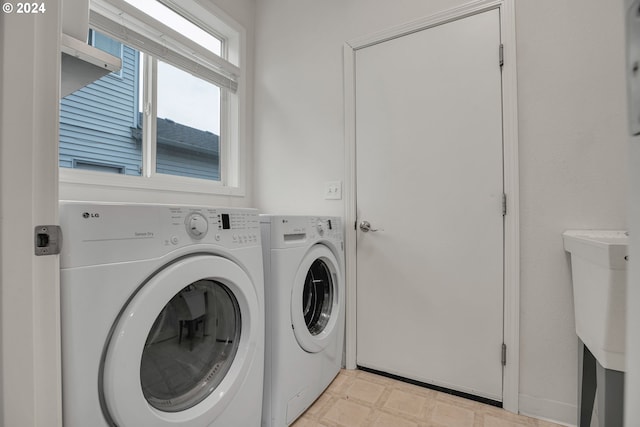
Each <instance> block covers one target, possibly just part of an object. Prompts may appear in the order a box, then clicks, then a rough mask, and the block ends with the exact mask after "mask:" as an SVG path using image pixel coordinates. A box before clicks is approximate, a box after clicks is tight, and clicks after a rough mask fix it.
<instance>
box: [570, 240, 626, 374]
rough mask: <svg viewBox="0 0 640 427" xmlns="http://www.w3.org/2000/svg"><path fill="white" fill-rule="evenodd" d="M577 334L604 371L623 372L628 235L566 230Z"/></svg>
mask: <svg viewBox="0 0 640 427" xmlns="http://www.w3.org/2000/svg"><path fill="white" fill-rule="evenodd" d="M562 237H563V239H564V249H565V250H566V251H567V252H570V253H571V271H572V276H573V302H574V309H575V319H576V333H577V334H578V337H580V339H581V340H582V342H583V343H584V344H585V345H586V346H587V348H588V349H589V350H590V351H591V353H592V354H593V355H594V356H595V358H596V359H597V360H598V362H600V364H601V365H602V366H603V367H604V368H606V369H613V370H616V371H624V370H625V334H626V320H625V318H626V293H627V292H626V287H627V271H626V270H627V253H628V252H627V245H628V240H629V237H628V234H627V233H626V232H624V231H602V230H568V231H565V232H564V233H563V234H562Z"/></svg>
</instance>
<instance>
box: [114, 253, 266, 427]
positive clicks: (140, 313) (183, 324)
mask: <svg viewBox="0 0 640 427" xmlns="http://www.w3.org/2000/svg"><path fill="white" fill-rule="evenodd" d="M259 314H260V310H259V305H258V299H257V295H256V292H255V290H254V287H253V284H252V282H251V279H250V278H249V277H248V276H247V274H246V273H245V272H244V270H242V268H240V267H239V266H238V265H237V264H235V263H233V262H231V261H229V260H227V259H224V258H221V257H216V256H213V255H197V256H192V257H187V258H184V259H181V260H178V261H176V262H174V263H172V264H170V265H168V266H166V267H165V268H164V269H162V270H160V271H159V272H158V273H157V274H155V275H154V276H153V277H152V278H151V279H150V280H148V281H147V282H146V283H145V284H144V285H143V286H142V287H141V288H140V289H139V290H138V292H137V293H136V294H135V296H134V297H133V298H132V299H131V300H130V301H129V303H128V305H127V306H126V308H125V309H124V310H123V311H122V312H121V315H120V317H119V319H118V321H117V322H116V324H115V327H114V329H113V333H112V336H111V340H110V342H109V344H108V347H107V350H106V353H105V355H104V364H103V372H102V381H103V399H104V402H103V403H104V404H105V406H106V411H107V412H108V414H106V415H107V416H108V417H110V418H111V419H112V421H113V422H114V423H115V424H116V425H121V426H165V425H171V426H175V425H176V423H177V424H181V425H185V426H187V425H207V424H208V422H204V421H205V420H208V421H209V422H211V421H213V420H215V419H216V417H217V416H218V415H219V414H220V413H221V412H222V411H223V410H224V408H225V407H226V406H227V404H228V403H229V402H230V401H231V399H232V398H233V396H234V394H235V392H236V391H237V389H238V388H239V386H240V385H241V384H242V382H243V381H244V379H245V377H246V375H247V371H248V369H249V366H250V364H251V363H252V361H253V359H254V357H255V350H256V346H257V340H258V337H259V332H260V328H261V324H260V320H259Z"/></svg>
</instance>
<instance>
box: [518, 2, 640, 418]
mask: <svg viewBox="0 0 640 427" xmlns="http://www.w3.org/2000/svg"><path fill="white" fill-rule="evenodd" d="M517 6H518V8H517V19H518V22H517V25H518V30H517V33H518V83H519V93H518V96H519V114H520V159H521V161H520V172H521V177H520V188H521V212H522V217H521V224H522V229H521V241H522V253H521V257H522V271H521V278H522V282H521V289H522V291H521V301H522V312H521V334H522V335H521V336H522V345H521V353H520V354H521V363H522V376H521V387H520V390H521V410H522V411H523V412H530V413H536V412H538V410H543V411H546V410H548V411H553V412H551V413H550V415H551V416H552V417H554V418H556V417H557V418H560V419H563V420H566V419H567V417H568V416H570V415H572V413H573V408H569V407H568V406H566V407H564V408H563V404H565V405H573V404H574V403H575V397H574V396H572V394H573V393H574V392H575V391H574V390H575V384H576V379H577V371H576V369H575V354H576V348H577V346H576V343H575V339H574V329H573V328H574V323H573V313H572V307H573V306H572V303H571V298H572V290H571V285H570V283H571V282H570V271H569V263H568V261H567V256H566V254H565V253H564V251H563V249H562V241H561V238H560V233H561V232H562V231H563V230H564V229H566V228H604V229H616V228H625V227H626V225H627V224H626V217H627V210H626V200H627V161H626V159H627V155H628V154H627V144H626V140H627V137H626V129H627V126H626V110H625V105H626V98H625V85H624V79H623V78H622V76H623V73H624V31H623V25H622V11H621V8H620V5H619V2H616V3H614V4H611V3H608V2H601V1H593V0H589V1H585V2H578V1H566V2H556V1H538V2H526V1H519V2H518V4H517ZM542 28H544V30H542ZM562 414H565V415H564V416H562Z"/></svg>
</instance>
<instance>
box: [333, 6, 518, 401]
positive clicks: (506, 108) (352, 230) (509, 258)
mask: <svg viewBox="0 0 640 427" xmlns="http://www.w3.org/2000/svg"><path fill="white" fill-rule="evenodd" d="M494 9H498V10H499V11H500V37H501V42H502V44H503V45H504V58H505V61H504V65H503V68H502V130H503V167H504V192H505V194H506V195H507V199H506V208H507V214H506V215H505V217H504V313H503V315H504V322H503V325H504V326H503V328H504V329H503V336H504V343H505V344H506V346H507V359H506V362H507V363H506V365H505V366H504V370H503V378H502V384H503V387H502V404H503V407H504V409H506V410H508V411H510V412H514V413H518V395H519V383H520V377H519V373H520V221H519V220H520V212H519V206H520V203H519V169H518V110H517V106H518V102H517V101H518V100H517V79H516V32H515V0H480V1H474V2H471V3H467V4H465V5H462V6H459V7H456V8H453V9H449V10H446V11H443V12H440V13H437V14H434V15H431V16H428V17H425V18H421V19H418V20H415V21H412V22H408V23H406V24H403V25H400V26H396V27H393V28H390V29H387V30H384V31H380V32H377V33H374V34H371V35H367V36H364V37H360V38H357V39H353V40H350V41H348V42H346V43H345V44H344V46H343V59H344V63H343V67H344V70H343V71H344V83H343V84H344V114H345V117H344V118H345V128H344V140H345V192H344V193H345V194H344V197H345V220H346V221H345V224H346V227H345V245H346V248H345V258H346V274H345V278H346V288H347V293H346V304H347V309H346V315H347V316H346V331H345V332H346V345H345V361H346V367H347V369H355V368H356V351H357V349H356V309H357V307H356V283H357V274H356V249H357V248H356V234H357V231H356V227H355V224H356V221H357V210H356V208H357V206H356V202H357V200H356V194H357V192H356V109H355V100H356V94H355V54H356V51H357V50H359V49H363V48H366V47H369V46H372V45H375V44H378V43H382V42H384V41H387V40H390V39H393V38H397V37H402V36H405V35H408V34H411V33H414V32H416V31H422V30H426V29H428V28H432V27H435V26H437V25H442V24H445V23H448V22H451V21H455V20H458V19H462V18H465V17H468V16H471V15H475V14H478V13H482V12H486V11H489V10H494ZM497 60H498V46H496V61H497ZM351 224H353V227H352V226H351Z"/></svg>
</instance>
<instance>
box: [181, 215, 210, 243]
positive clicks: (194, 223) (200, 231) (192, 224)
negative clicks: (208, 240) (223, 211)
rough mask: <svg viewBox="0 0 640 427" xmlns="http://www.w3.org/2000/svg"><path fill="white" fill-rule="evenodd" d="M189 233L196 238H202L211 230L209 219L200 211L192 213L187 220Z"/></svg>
mask: <svg viewBox="0 0 640 427" xmlns="http://www.w3.org/2000/svg"><path fill="white" fill-rule="evenodd" d="M185 225H186V227H187V233H189V235H190V236H191V237H193V238H194V239H202V238H203V237H204V236H205V235H206V234H207V231H208V230H209V223H208V222H207V219H206V218H205V217H204V216H203V215H202V214H199V213H197V212H196V213H192V214H191V215H189V216H188V217H187V219H186V221H185Z"/></svg>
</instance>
